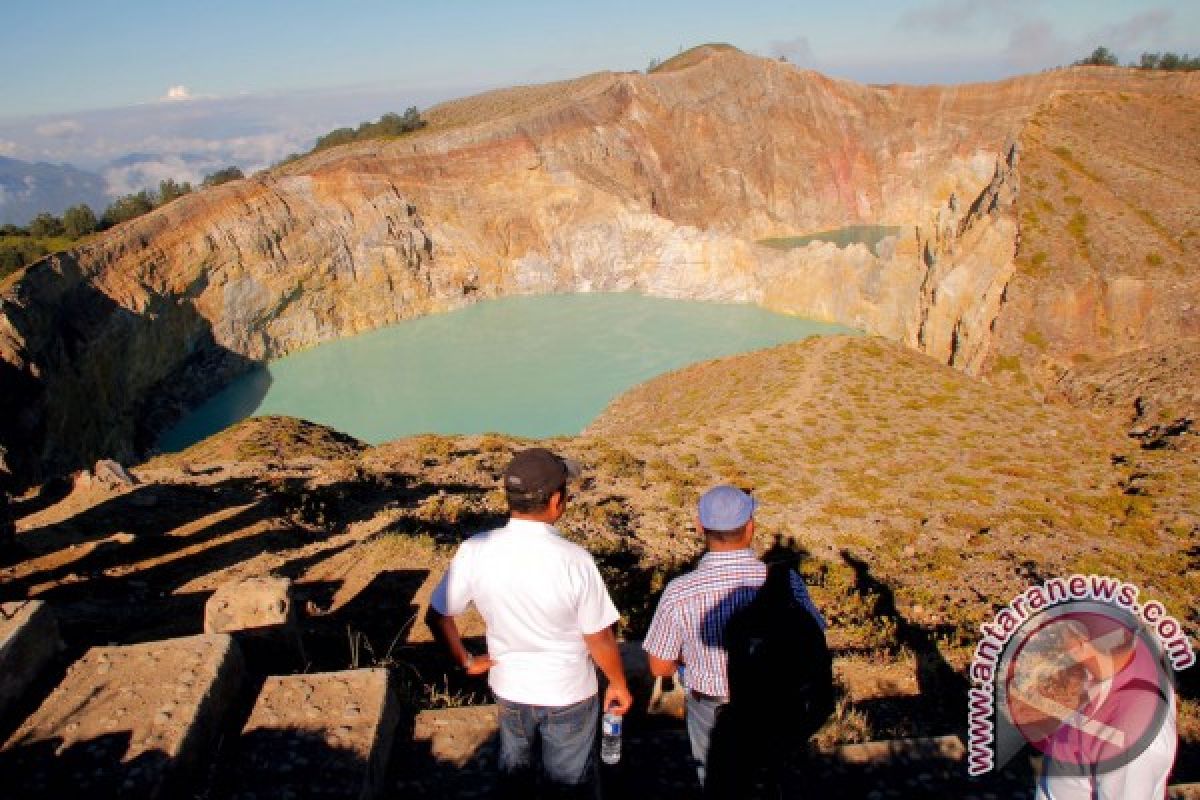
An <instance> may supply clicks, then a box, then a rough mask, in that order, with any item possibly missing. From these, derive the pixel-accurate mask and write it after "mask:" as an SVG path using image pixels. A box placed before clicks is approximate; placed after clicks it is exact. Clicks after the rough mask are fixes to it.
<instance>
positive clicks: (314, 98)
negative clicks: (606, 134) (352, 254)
mask: <svg viewBox="0 0 1200 800" xmlns="http://www.w3.org/2000/svg"><path fill="white" fill-rule="evenodd" d="M708 41H725V42H729V43H731V44H734V45H736V46H738V47H740V48H742V49H743V50H746V51H748V52H752V53H757V54H759V55H763V56H781V55H782V56H786V57H787V58H788V59H789V60H791V61H793V62H794V63H797V64H799V65H801V66H804V67H811V68H814V69H818V70H821V71H822V72H825V73H828V74H830V75H834V76H836V77H843V78H850V79H853V80H858V81H863V82H872V83H891V82H899V83H961V82H966V81H977V80H993V79H997V78H1002V77H1006V76H1009V75H1015V74H1019V73H1023V72H1031V71H1037V70H1041V69H1044V68H1047V67H1053V66H1057V65H1062V64H1066V63H1069V62H1070V61H1072V60H1074V59H1076V58H1079V57H1081V56H1082V55H1085V54H1086V53H1088V52H1090V51H1091V49H1092V48H1093V47H1095V46H1096V45H1097V44H1105V45H1107V46H1109V47H1110V48H1112V49H1113V50H1115V51H1116V52H1117V53H1118V54H1119V55H1120V56H1121V58H1122V59H1123V60H1129V59H1133V58H1136V57H1137V55H1138V54H1140V53H1141V52H1143V51H1146V50H1156V51H1157V50H1175V51H1178V52H1182V51H1189V52H1192V53H1200V3H1197V2H1195V0H1189V1H1188V2H1183V1H1181V0H1162V1H1161V2H1155V0H1150V2H1131V1H1129V0H1090V2H1088V1H1086V0H897V1H896V2H882V0H857V1H856V0H843V1H842V2H830V1H829V0H822V2H794V1H793V2H786V1H785V0H742V1H741V2H736V3H734V2H716V0H686V1H684V0H670V2H653V3H649V2H633V1H632V0H606V2H603V3H597V2H566V1H564V0H557V1H556V2H549V0H506V1H501V0H496V1H495V2H469V1H468V0H460V1H459V2H455V1H454V0H446V1H445V2H440V3H439V2H423V3H412V2H385V0H342V2H334V1H333V0H324V1H323V2H314V1H313V0H289V2H283V1H282V0H249V1H247V0H239V1H238V2H231V1H230V0H208V2H198V1H185V0H156V1H155V2H146V1H140V0H105V1H104V2H98V0H87V1H86V2H82V1H81V0H57V1H55V2H50V1H47V0H6V2H5V3H4V7H3V9H2V10H0V156H8V157H13V158H19V159H24V160H30V161H32V160H45V161H63V162H70V163H73V164H78V165H80V166H84V167H86V168H89V169H97V170H108V171H109V172H111V175H109V177H110V183H111V185H112V187H113V191H123V190H126V189H130V188H133V185H134V184H136V183H138V182H139V181H142V182H146V181H149V182H150V183H153V182H154V181H156V180H158V179H161V178H162V177H166V176H169V175H170V176H176V177H180V178H191V177H197V176H199V175H201V174H202V173H203V171H204V170H206V169H208V168H210V167H212V166H214V165H217V164H219V163H220V162H222V161H224V162H229V163H237V164H239V165H241V166H243V167H246V168H250V169H256V168H259V167H261V166H265V165H266V164H268V163H270V162H271V161H273V160H277V159H278V158H280V157H282V156H283V155H286V154H287V153H288V152H291V151H293V150H297V149H303V148H305V147H307V146H309V145H310V144H311V142H312V140H313V138H314V137H315V136H317V135H319V134H320V133H323V132H325V131H327V130H329V129H331V128H333V127H337V126H339V125H346V124H354V123H357V122H359V121H361V120H363V119H367V118H375V117H377V116H379V114H381V113H383V112H385V111H390V110H402V109H403V108H404V107H406V106H408V105H417V106H420V107H425V106H428V105H430V104H432V103H434V102H437V101H440V100H444V99H448V98H451V97H455V96H460V95H463V94H468V93H471V92H474V91H478V90H482V89H486V88H492V87H495V86H505V85H512V84H518V83H536V82H542V81H548V80H557V79H562V78H569V77H574V76H577V75H581V74H584V73H588V72H592V71H596V70H602V69H614V70H632V69H643V68H645V66H646V64H647V63H648V62H649V61H650V59H652V58H660V59H662V58H666V57H669V56H671V55H673V54H674V53H676V52H677V51H678V50H679V49H680V48H681V47H684V48H686V47H690V46H692V45H695V44H699V43H703V42H708ZM128 153H143V154H147V155H149V156H152V157H153V158H151V159H149V160H145V159H144V160H143V161H144V162H145V163H147V164H149V163H151V162H152V161H154V159H158V162H155V163H157V166H153V168H150V167H146V168H143V167H142V166H135V167H130V166H129V165H128V164H116V165H114V163H113V162H114V160H117V159H120V158H121V157H123V156H125V155H126V154H128ZM130 170H132V171H130ZM147 170H149V171H147ZM143 173H144V174H143ZM107 174H109V173H107V172H106V175H107Z"/></svg>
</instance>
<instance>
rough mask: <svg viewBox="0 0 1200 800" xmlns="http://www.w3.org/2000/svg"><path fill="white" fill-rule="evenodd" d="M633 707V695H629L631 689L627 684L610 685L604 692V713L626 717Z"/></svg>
mask: <svg viewBox="0 0 1200 800" xmlns="http://www.w3.org/2000/svg"><path fill="white" fill-rule="evenodd" d="M632 707H633V695H632V694H630V693H629V687H628V686H626V685H625V684H621V685H620V686H618V685H616V684H615V683H610V684H609V685H608V688H607V689H605V690H604V711H605V713H608V712H609V711H611V712H613V713H614V714H620V715H621V716H624V715H625V714H627V713H629V709H630V708H632Z"/></svg>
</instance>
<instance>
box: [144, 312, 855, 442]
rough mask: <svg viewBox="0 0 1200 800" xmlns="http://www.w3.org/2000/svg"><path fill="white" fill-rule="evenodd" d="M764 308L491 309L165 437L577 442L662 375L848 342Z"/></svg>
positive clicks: (340, 355) (190, 418) (443, 317)
mask: <svg viewBox="0 0 1200 800" xmlns="http://www.w3.org/2000/svg"><path fill="white" fill-rule="evenodd" d="M850 332H852V331H851V330H850V329H848V328H845V327H842V326H839V325H833V324H830V323H824V322H816V321H813V320H808V319H803V318H800V317H793V316H788V315H785V314H776V313H773V312H770V311H766V310H764V309H761V308H758V307H756V306H750V305H728V304H719V303H704V302H696V301H688V300H668V299H662V298H651V297H644V296H641V295H638V294H632V293H619V294H567V295H545V296H537V297H508V298H503V299H499V300H488V301H484V302H480V303H478V304H475V305H472V306H469V307H467V308H464V309H461V310H458V311H452V312H449V313H445V314H434V315H431V316H427V317H421V318H419V319H414V320H409V321H406V322H401V323H398V324H396V325H391V326H389V327H387V328H382V329H380V330H376V331H372V332H370V333H364V334H360V335H358V336H352V337H349V338H345V339H339V340H337V341H333V342H329V343H327V344H322V345H319V346H317V347H313V348H311V349H309V350H303V351H301V352H298V353H295V354H293V355H290V356H287V357H285V358H281V359H279V360H278V361H273V362H271V363H269V364H266V365H264V366H262V367H260V368H257V369H255V370H253V371H252V372H250V373H247V374H246V375H243V376H241V377H240V378H238V379H237V380H235V381H233V382H232V383H231V384H230V385H229V386H227V387H226V388H225V389H224V390H222V391H221V392H219V393H218V394H216V395H214V396H213V397H212V398H210V399H209V400H208V401H207V402H205V403H203V404H202V405H200V406H199V407H197V408H196V409H194V410H193V411H192V412H191V413H189V414H188V415H186V416H185V417H184V418H183V419H182V420H181V421H180V422H179V423H178V424H177V425H176V426H175V427H174V428H172V429H171V430H169V431H167V432H166V433H165V434H164V435H163V437H162V438H161V440H160V441H159V447H160V449H162V450H164V451H167V452H174V451H178V450H182V449H183V448H185V447H187V446H189V445H191V444H193V443H195V442H198V441H200V440H201V439H203V438H205V437H207V436H210V435H212V434H213V433H216V432H218V431H220V430H222V429H224V428H226V427H228V426H229V425H232V424H233V423H235V422H238V421H239V420H242V419H244V418H245V417H248V416H252V415H256V416H262V415H267V414H286V415H289V416H294V417H302V418H304V419H307V420H311V421H313V422H319V423H321V424H322V425H328V426H330V427H332V428H336V429H337V430H340V431H344V432H345V433H349V434H351V435H352V436H355V437H357V438H359V439H362V440H363V441H366V442H369V443H372V444H377V443H379V442H384V441H388V440H390V439H396V438H399V437H402V436H408V435H411V434H416V433H483V432H488V431H493V432H499V433H509V434H515V435H518V436H530V437H544V436H555V435H562V434H575V433H578V432H579V431H581V430H583V428H584V427H586V426H587V424H588V423H589V422H591V421H592V420H593V419H595V418H596V416H598V415H599V414H600V412H601V411H602V410H603V409H604V407H605V406H606V405H608V403H609V402H610V401H611V400H612V399H613V398H615V397H616V396H617V395H619V394H621V393H622V392H624V391H626V390H627V389H629V388H631V387H633V386H635V385H636V384H638V383H641V382H643V381H645V380H647V379H649V378H652V377H654V376H655V375H660V374H662V373H664V372H669V371H671V370H673V369H678V368H679V367H683V366H686V365H688V364H692V363H695V362H697V361H704V360H707V359H710V358H716V357H718V356H725V355H733V354H735V353H742V352H746V351H749V350H756V349H760V348H763V347H769V346H772V345H776V344H781V343H784V342H790V341H795V340H798V339H803V338H806V337H808V336H814V335H821V334H832V333H850Z"/></svg>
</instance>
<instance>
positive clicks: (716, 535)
mask: <svg viewBox="0 0 1200 800" xmlns="http://www.w3.org/2000/svg"><path fill="white" fill-rule="evenodd" d="M749 524H750V523H746V525H749ZM746 525H741V526H739V527H737V528H734V529H733V530H728V531H714V530H710V529H709V528H704V538H706V539H712V540H713V541H714V542H732V541H733V540H734V539H736V538H738V537H739V536H741V535H742V534H743V533H745V532H746Z"/></svg>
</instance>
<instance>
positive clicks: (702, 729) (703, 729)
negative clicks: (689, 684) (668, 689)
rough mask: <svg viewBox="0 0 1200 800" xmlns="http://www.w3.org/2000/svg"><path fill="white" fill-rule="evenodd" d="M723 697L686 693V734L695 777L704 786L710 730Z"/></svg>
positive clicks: (710, 739) (710, 741) (723, 702)
mask: <svg viewBox="0 0 1200 800" xmlns="http://www.w3.org/2000/svg"><path fill="white" fill-rule="evenodd" d="M726 702H727V701H726V699H725V698H723V697H709V696H707V695H698V694H696V693H695V692H693V691H690V690H689V691H688V693H687V732H688V739H689V740H691V743H692V762H693V764H695V766H696V777H698V778H699V779H700V785H701V786H703V785H704V772H705V768H706V767H707V766H708V748H709V745H710V744H711V743H712V730H713V726H714V725H716V722H717V710H718V709H719V708H720V707H721V706H723V705H725V703H726Z"/></svg>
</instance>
